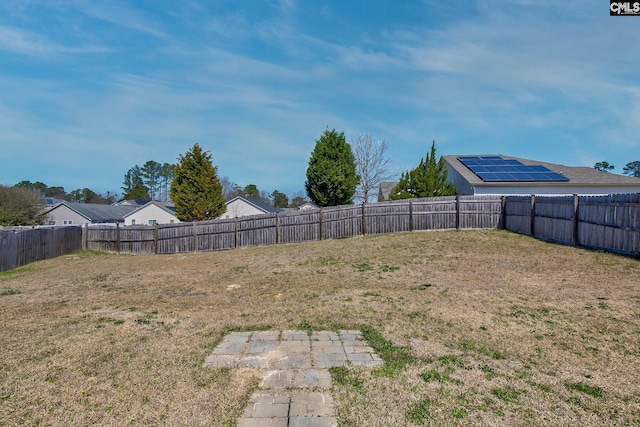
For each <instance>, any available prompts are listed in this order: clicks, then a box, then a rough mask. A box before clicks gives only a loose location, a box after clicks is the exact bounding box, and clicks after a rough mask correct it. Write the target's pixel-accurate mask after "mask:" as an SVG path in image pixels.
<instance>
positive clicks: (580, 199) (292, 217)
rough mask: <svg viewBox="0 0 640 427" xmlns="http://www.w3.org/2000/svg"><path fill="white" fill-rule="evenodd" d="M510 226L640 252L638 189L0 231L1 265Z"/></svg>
mask: <svg viewBox="0 0 640 427" xmlns="http://www.w3.org/2000/svg"><path fill="white" fill-rule="evenodd" d="M498 227H500V228H505V229H507V230H511V231H514V232H516V233H521V234H526V235H529V236H533V237H536V238H540V239H544V240H549V241H553V242H558V243H563V244H570V245H576V246H585V247H589V248H596V249H602V250H608V251H613V252H619V253H624V254H628V255H634V256H637V255H640V194H627V195H610V196H563V197H536V196H526V197H522V196H506V197H500V196H456V197H434V198H428V199H411V200H401V201H395V202H383V203H375V204H364V205H350V206H336V207H328V208H322V209H311V210H302V211H288V212H281V213H277V214H265V215H254V216H249V217H241V218H234V219H220V220H214V221H205V222H193V223H177V224H158V225H155V226H144V225H133V226H123V227H121V226H115V227H114V226H112V225H90V226H88V227H84V228H81V227H77V226H74V227H57V228H38V229H33V230H31V229H29V230H18V231H0V271H4V270H10V269H13V268H16V267H20V266H22V265H25V264H28V263H30V262H33V261H37V260H41V259H46V258H51V257H55V256H59V255H63V254H66V253H70V252H73V251H77V250H80V249H88V250H97V251H106V252H117V253H130V254H170V253H180V252H197V251H218V250H227V249H234V248H239V247H248V246H263V245H274V244H281V243H300V242H310V241H317V240H323V239H340V238H346V237H354V236H359V235H366V234H382V233H397V232H403V231H417V230H445V229H468V228H498Z"/></svg>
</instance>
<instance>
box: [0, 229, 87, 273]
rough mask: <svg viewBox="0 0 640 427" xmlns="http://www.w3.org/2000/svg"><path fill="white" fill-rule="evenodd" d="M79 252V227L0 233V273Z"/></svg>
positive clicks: (80, 234)
mask: <svg viewBox="0 0 640 427" xmlns="http://www.w3.org/2000/svg"><path fill="white" fill-rule="evenodd" d="M81 249H82V227H79V226H66V227H55V228H49V227H46V228H45V227H43V228H33V229H14V230H2V231H0V271H6V270H13V269H14V268H18V267H21V266H23V265H27V264H29V263H32V262H35V261H40V260H43V259H49V258H55V257H57V256H60V255H66V254H70V253H73V252H76V251H79V250H81Z"/></svg>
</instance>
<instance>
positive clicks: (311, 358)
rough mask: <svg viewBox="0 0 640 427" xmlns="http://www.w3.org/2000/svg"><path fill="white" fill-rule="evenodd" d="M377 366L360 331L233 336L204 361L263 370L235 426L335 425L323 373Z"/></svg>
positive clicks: (327, 378) (328, 382)
mask: <svg viewBox="0 0 640 427" xmlns="http://www.w3.org/2000/svg"><path fill="white" fill-rule="evenodd" d="M381 364H382V359H380V357H378V355H376V354H375V352H374V351H373V349H372V348H371V347H370V346H369V345H367V343H366V342H365V341H363V340H362V335H361V333H360V331H349V330H341V331H338V333H336V332H332V331H317V332H313V333H311V335H309V334H307V332H305V331H293V330H287V331H282V332H277V331H258V332H232V333H230V334H229V335H227V336H226V337H225V338H224V339H223V340H222V342H221V343H220V344H219V345H218V346H217V347H216V348H215V349H214V350H213V352H212V354H211V355H210V356H209V357H207V359H206V360H205V362H204V366H207V367H234V368H244V367H246V368H259V369H264V370H266V372H265V374H264V375H263V378H262V381H261V382H260V390H259V391H257V392H256V393H254V394H253V396H252V397H251V400H250V402H249V405H248V406H247V408H246V410H245V412H244V414H243V416H242V418H240V419H239V420H238V427H264V426H266V427H280V426H282V427H334V426H337V420H336V418H335V411H334V407H333V397H332V396H331V394H330V392H329V391H330V389H331V387H332V386H333V383H332V381H331V375H330V374H329V371H328V370H327V369H328V368H330V367H332V366H345V365H353V366H371V367H373V366H379V365H381Z"/></svg>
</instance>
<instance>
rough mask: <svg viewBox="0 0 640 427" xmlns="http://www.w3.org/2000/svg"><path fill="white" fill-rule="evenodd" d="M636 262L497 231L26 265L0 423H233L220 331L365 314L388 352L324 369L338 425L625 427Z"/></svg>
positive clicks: (332, 323) (638, 404)
mask: <svg viewBox="0 0 640 427" xmlns="http://www.w3.org/2000/svg"><path fill="white" fill-rule="evenodd" d="M639 268H640V262H639V261H637V260H634V259H631V258H626V257H621V256H617V255H611V254H604V253H600V252H593V251H588V250H582V249H576V248H572V247H566V246H557V245H552V244H548V243H543V242H540V241H536V240H534V239H530V238H527V237H524V236H519V235H515V234H512V233H508V232H504V231H499V230H488V231H451V232H430V233H407V234H397V235H386V236H367V237H364V238H354V239H347V240H335V241H323V242H315V243H309V244H299V245H282V246H275V247H264V248H249V249H241V250H236V251H228V252H213V253H194V254H180V255H169V256H123V255H104V254H95V253H82V254H78V255H72V256H66V257H60V258H57V259H54V260H48V261H43V262H39V263H35V264H31V265H29V266H28V267H26V268H24V269H19V270H16V271H14V272H12V273H11V274H0V291H1V293H2V295H1V296H0V319H1V320H2V328H0V342H1V343H2V346H1V348H0V424H1V425H21V424H24V425H36V424H40V425H88V424H95V425H127V424H132V425H137V424H149V425H158V424H164V425H213V426H225V425H226V426H233V425H235V420H236V419H237V418H238V417H239V416H240V414H241V413H242V411H243V410H244V407H245V405H246V403H247V401H248V397H249V396H250V395H251V393H252V392H253V390H254V389H255V388H256V386H257V381H258V378H259V374H258V373H257V372H255V371H252V370H243V369H231V370H224V369H211V368H203V367H202V363H203V361H204V359H205V357H206V356H207V355H208V354H209V353H210V352H211V350H212V349H213V348H214V346H215V345H216V344H217V343H218V342H219V341H220V340H221V339H222V337H223V336H224V335H225V334H226V333H228V332H229V331H233V330H263V329H275V330H283V329H297V328H302V329H305V330H324V329H330V330H337V329H362V328H364V329H365V330H367V328H369V329H368V330H369V331H372V330H373V331H376V333H377V334H378V335H376V336H375V337H373V338H374V339H376V340H377V341H378V343H379V345H380V348H381V349H382V350H381V351H384V350H385V349H386V350H387V351H388V352H389V356H388V359H389V360H390V361H393V360H395V359H394V357H396V356H398V355H400V356H402V360H401V362H402V363H400V362H398V363H397V364H396V365H397V366H391V367H389V369H386V370H381V371H375V370H370V369H361V368H356V367H348V368H346V370H344V371H340V372H334V375H336V376H338V377H339V378H342V379H344V381H342V382H337V383H336V385H335V387H334V396H335V398H336V405H337V412H338V417H339V420H340V423H341V425H343V426H348V425H366V426H389V425H448V424H456V423H458V424H459V423H464V424H478V425H483V424H494V425H495V424H501V425H531V426H534V425H558V424H559V425H569V424H571V425H612V424H615V425H637V424H638V423H640V416H639V415H638V414H640V385H639V384H638V382H637V378H640V363H639V362H640V350H638V349H640V314H639V313H640V278H639V276H638V272H639V271H640V269H639ZM392 356H393V357H392ZM398 357H399V356H398Z"/></svg>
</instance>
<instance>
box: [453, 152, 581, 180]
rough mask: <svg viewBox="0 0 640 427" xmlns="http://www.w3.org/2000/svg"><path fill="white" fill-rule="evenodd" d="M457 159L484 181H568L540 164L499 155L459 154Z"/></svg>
mask: <svg viewBox="0 0 640 427" xmlns="http://www.w3.org/2000/svg"><path fill="white" fill-rule="evenodd" d="M458 160H459V161H460V162H461V163H462V164H464V165H465V166H466V167H467V168H469V169H470V170H471V172H473V173H474V174H476V175H477V176H478V178H480V179H481V180H483V181H485V182H500V181H504V182H532V181H569V179H568V178H567V177H566V176H564V175H562V174H559V173H557V172H554V171H552V170H550V169H549V168H547V167H545V166H542V165H525V164H523V163H521V162H520V161H518V160H516V159H505V158H504V157H501V156H460V157H458Z"/></svg>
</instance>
